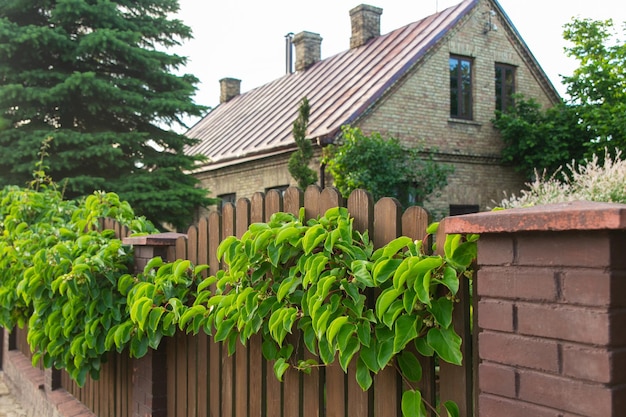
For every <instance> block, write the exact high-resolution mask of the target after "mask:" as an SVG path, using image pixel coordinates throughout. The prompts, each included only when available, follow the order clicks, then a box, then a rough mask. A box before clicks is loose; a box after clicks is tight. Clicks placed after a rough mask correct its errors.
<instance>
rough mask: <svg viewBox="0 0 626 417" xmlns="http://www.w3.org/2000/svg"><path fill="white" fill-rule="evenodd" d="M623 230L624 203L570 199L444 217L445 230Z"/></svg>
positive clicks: (467, 231)
mask: <svg viewBox="0 0 626 417" xmlns="http://www.w3.org/2000/svg"><path fill="white" fill-rule="evenodd" d="M620 229H621V230H624V229H626V204H616V203H595V202H589V201H573V202H568V203H558V204H546V205H541V206H534V207H528V208H517V209H508V210H500V211H491V212H485V213H476V214H467V215H464V216H454V217H448V218H446V220H445V231H446V233H513V232H527V231H565V230H620Z"/></svg>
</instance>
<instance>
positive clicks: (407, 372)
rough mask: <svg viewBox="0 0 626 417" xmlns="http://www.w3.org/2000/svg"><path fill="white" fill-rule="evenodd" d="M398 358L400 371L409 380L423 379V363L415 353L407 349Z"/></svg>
mask: <svg viewBox="0 0 626 417" xmlns="http://www.w3.org/2000/svg"><path fill="white" fill-rule="evenodd" d="M397 360H398V366H399V367H400V371H402V374H403V375H404V376H405V377H406V378H407V379H408V380H409V381H413V382H419V381H421V380H422V365H421V364H420V362H419V361H418V360H417V358H416V357H415V355H414V354H413V353H411V352H409V351H406V350H405V351H404V352H402V353H401V354H399V355H398V356H397Z"/></svg>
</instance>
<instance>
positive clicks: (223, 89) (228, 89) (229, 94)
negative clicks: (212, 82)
mask: <svg viewBox="0 0 626 417" xmlns="http://www.w3.org/2000/svg"><path fill="white" fill-rule="evenodd" d="M239 93H241V80H238V79H236V78H222V79H221V80H220V104H221V103H226V102H227V101H229V100H230V99H231V98H233V97H237V96H238V95H239Z"/></svg>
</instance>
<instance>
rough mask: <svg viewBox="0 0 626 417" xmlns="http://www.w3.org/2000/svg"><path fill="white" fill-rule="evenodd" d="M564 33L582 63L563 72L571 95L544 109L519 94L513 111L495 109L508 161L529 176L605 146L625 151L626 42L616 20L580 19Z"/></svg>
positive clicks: (568, 50) (600, 151)
mask: <svg viewBox="0 0 626 417" xmlns="http://www.w3.org/2000/svg"><path fill="white" fill-rule="evenodd" d="M564 38H565V40H567V41H569V42H570V44H571V45H570V46H569V47H567V48H566V51H565V52H566V54H567V55H568V56H570V57H573V58H575V59H576V60H577V61H578V63H579V67H578V68H577V69H576V70H574V72H573V74H572V75H571V76H567V77H563V82H564V84H565V85H566V86H567V93H568V94H569V96H570V100H569V101H568V102H564V103H560V104H557V105H556V106H554V107H552V108H548V109H545V110H544V109H540V107H539V105H538V104H537V103H536V102H534V101H533V100H532V99H528V100H526V99H524V98H523V97H517V99H516V103H515V108H514V109H513V111H511V112H508V113H502V112H496V118H495V119H494V120H493V122H494V126H495V127H496V128H497V129H498V130H500V132H501V134H502V138H503V140H504V142H505V149H504V152H503V157H504V161H505V162H508V163H512V164H513V165H514V166H515V167H516V169H518V170H519V171H520V172H523V173H524V174H526V176H527V177H528V178H532V176H533V174H534V172H535V170H538V171H543V170H547V171H548V172H549V173H553V172H555V171H556V170H557V169H558V168H559V167H560V166H565V165H566V164H568V163H571V161H572V160H577V161H580V160H582V159H583V158H591V157H592V155H593V154H599V155H603V154H604V149H605V148H608V149H610V150H611V151H613V150H615V149H621V150H626V44H624V42H623V41H620V39H619V38H618V36H617V33H616V31H615V30H614V28H613V22H612V21H611V20H607V21H594V20H591V19H580V20H576V19H575V20H573V21H572V22H571V23H568V24H567V25H565V30H564Z"/></svg>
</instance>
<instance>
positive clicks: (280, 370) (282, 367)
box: [274, 358, 289, 382]
mask: <svg viewBox="0 0 626 417" xmlns="http://www.w3.org/2000/svg"><path fill="white" fill-rule="evenodd" d="M287 369H289V364H288V363H287V362H285V359H284V358H278V359H276V362H274V374H275V375H276V378H278V380H279V381H280V382H282V381H283V375H284V374H285V372H287Z"/></svg>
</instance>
